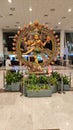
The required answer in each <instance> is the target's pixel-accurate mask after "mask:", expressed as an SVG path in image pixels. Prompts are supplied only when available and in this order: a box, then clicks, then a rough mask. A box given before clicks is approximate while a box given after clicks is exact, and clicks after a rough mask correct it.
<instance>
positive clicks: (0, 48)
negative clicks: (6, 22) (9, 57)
mask: <svg viewBox="0 0 73 130" xmlns="http://www.w3.org/2000/svg"><path fill="white" fill-rule="evenodd" d="M3 55H4V54H3V31H2V29H0V56H2V57H3Z"/></svg>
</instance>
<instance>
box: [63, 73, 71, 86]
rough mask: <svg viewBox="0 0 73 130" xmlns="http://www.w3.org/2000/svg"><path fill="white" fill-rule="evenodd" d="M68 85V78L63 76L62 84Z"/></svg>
mask: <svg viewBox="0 0 73 130" xmlns="http://www.w3.org/2000/svg"><path fill="white" fill-rule="evenodd" d="M69 83H70V81H69V78H68V76H66V75H65V76H63V84H69Z"/></svg>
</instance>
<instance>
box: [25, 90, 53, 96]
mask: <svg viewBox="0 0 73 130" xmlns="http://www.w3.org/2000/svg"><path fill="white" fill-rule="evenodd" d="M26 93H27V96H28V97H51V96H52V91H51V89H50V90H39V91H36V90H32V91H30V90H26Z"/></svg>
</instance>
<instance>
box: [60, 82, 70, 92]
mask: <svg viewBox="0 0 73 130" xmlns="http://www.w3.org/2000/svg"><path fill="white" fill-rule="evenodd" d="M63 90H64V91H69V90H70V85H69V84H64V85H63ZM58 91H61V84H59V85H58Z"/></svg>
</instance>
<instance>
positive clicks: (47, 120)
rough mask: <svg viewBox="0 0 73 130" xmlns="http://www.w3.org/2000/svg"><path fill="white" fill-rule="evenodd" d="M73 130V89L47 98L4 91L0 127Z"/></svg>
mask: <svg viewBox="0 0 73 130" xmlns="http://www.w3.org/2000/svg"><path fill="white" fill-rule="evenodd" d="M54 128H60V130H73V92H66V94H58V93H55V94H53V96H52V97H47V98H27V97H24V96H22V97H21V96H20V93H0V130H38V129H54Z"/></svg>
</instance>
